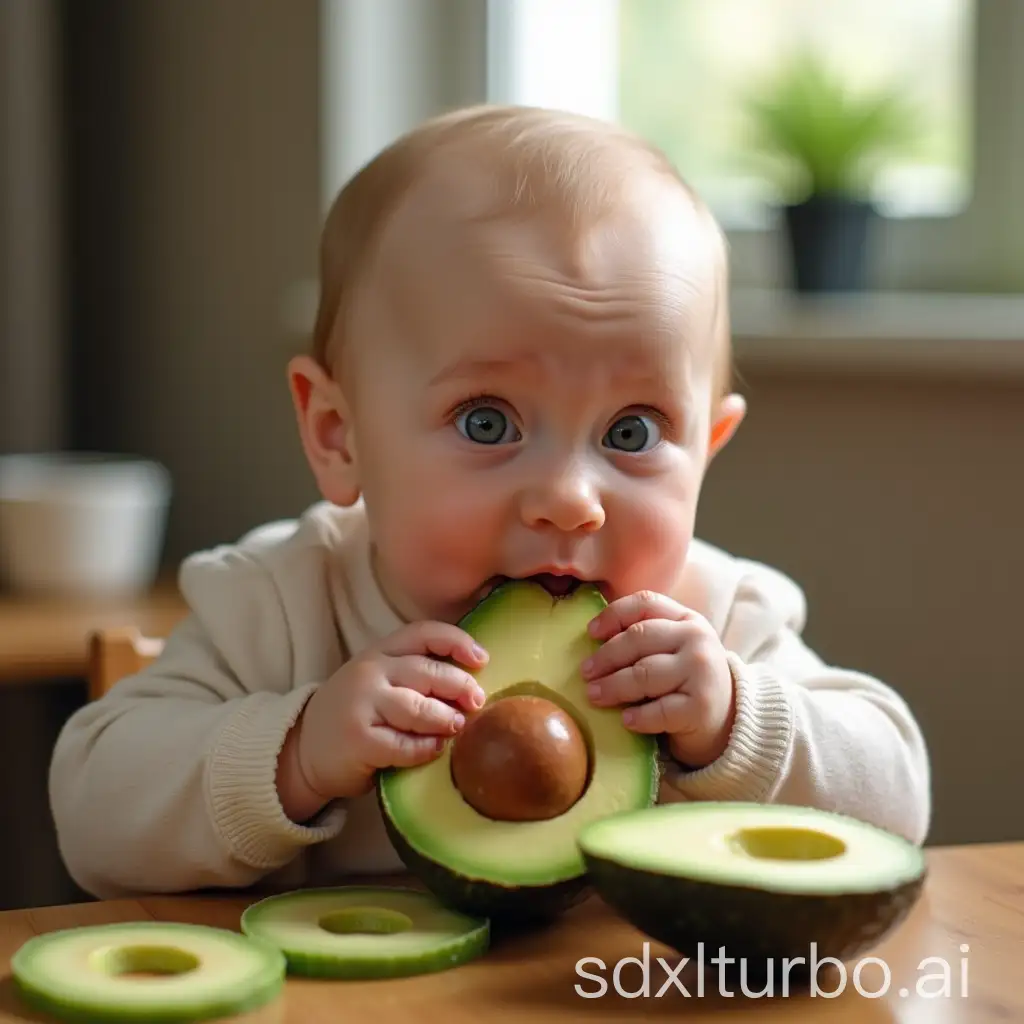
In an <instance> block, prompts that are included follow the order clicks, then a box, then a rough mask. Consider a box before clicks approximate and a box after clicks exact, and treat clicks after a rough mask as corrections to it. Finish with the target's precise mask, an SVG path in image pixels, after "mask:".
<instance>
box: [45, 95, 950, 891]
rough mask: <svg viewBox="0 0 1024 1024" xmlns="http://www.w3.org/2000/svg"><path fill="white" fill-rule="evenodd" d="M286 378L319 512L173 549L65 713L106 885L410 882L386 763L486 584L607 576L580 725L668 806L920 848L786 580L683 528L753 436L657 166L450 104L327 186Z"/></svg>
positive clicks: (712, 247) (858, 677) (581, 121)
mask: <svg viewBox="0 0 1024 1024" xmlns="http://www.w3.org/2000/svg"><path fill="white" fill-rule="evenodd" d="M321 260H322V262H321V300H320V308H319V313H318V317H317V320H316V326H315V333H314V338H313V346H312V352H311V353H310V354H308V355H303V356H300V357H298V358H296V359H294V361H293V362H292V363H291V364H290V366H289V380H290V387H291V393H292V396H293V399H294V405H295V411H296V416H297V421H298V430H299V433H300V436H301V440H302V445H303V448H304V451H305V454H306V457H307V459H308V461H309V465H310V467H311V469H312V472H313V475H314V477H315V479H316V482H317V485H318V488H319V492H320V494H321V495H322V498H323V500H322V501H321V502H318V503H317V504H315V505H314V506H313V507H312V508H310V509H308V510H307V511H305V513H304V514H303V515H302V516H301V517H300V518H299V519H298V520H297V521H295V522H287V523H275V524H270V525H267V526H263V527H261V528H259V529H256V530H254V531H253V532H252V533H250V534H248V535H247V536H245V537H244V538H242V539H241V540H240V541H239V542H238V543H237V544H234V545H230V546H227V545H225V546H222V547H218V548H216V549H214V550H212V551H207V552H202V553H199V554H196V555H193V556H191V557H190V558H188V559H187V560H186V561H185V563H184V565H183V566H182V569H181V574H180V584H181V589H182V593H183V595H184V597H185V599H186V600H187V602H188V604H189V606H190V611H191V614H190V615H189V616H188V618H187V619H186V620H185V621H184V622H183V624H182V625H181V626H180V627H179V628H178V629H177V630H176V631H175V632H174V633H173V634H172V635H171V636H170V637H169V639H168V641H167V645H166V648H165V651H164V653H163V654H162V656H161V657H160V658H159V659H158V661H157V662H156V663H155V664H154V665H153V666H152V667H151V668H149V669H147V670H146V671H143V672H141V673H139V674H138V675H136V676H134V677H131V678H128V679H125V680H123V681H122V682H120V683H119V684H118V685H117V686H116V687H115V688H114V689H113V691H112V692H111V693H110V694H108V695H107V696H105V697H104V698H103V699H101V700H99V701H96V702H94V703H92V704H90V705H87V706H85V707H84V708H82V709H81V710H79V711H78V712H77V713H76V714H75V715H74V716H73V717H72V718H71V719H70V720H69V721H68V722H67V724H66V726H65V728H64V730H63V732H62V734H61V736H60V738H59V740H58V743H57V745H56V749H55V751H54V755H53V762H52V770H51V799H52V807H53V813H54V816H55V821H56V827H57V832H58V836H59V842H60V848H61V850H62V853H63V856H64V859H65V862H66V864H67V866H68V869H69V871H70V872H71V874H72V876H73V877H74V878H75V879H76V880H77V881H78V883H79V884H80V885H81V886H82V887H83V888H85V889H86V890H87V891H90V892H91V893H93V894H95V895H97V896H99V897H104V898H106V897H115V896H119V895H126V894H132V893H138V892H143V891H148V892H154V891H165V892H170V891H181V890H187V889H195V888H200V887H209V886H228V887H241V886H247V885H251V884H253V883H256V882H261V883H263V884H268V885H275V884H276V885H281V886H289V887H291V886H300V885H320V884H330V883H331V882H333V881H337V880H338V879H339V878H342V877H344V876H347V875H354V874H359V873H383V872H390V871H396V870H401V864H400V862H399V861H398V859H397V857H396V855H395V853H394V850H393V849H392V847H391V845H390V843H389V842H388V840H387V838H386V835H385V832H384V829H383V826H382V823H381V820H380V818H379V815H378V811H377V806H376V801H375V799H374V795H373V793H372V784H373V779H374V775H375V772H376V771H377V770H378V769H380V768H382V767H384V766H388V765H415V764H419V763H423V762H425V761H427V760H429V759H431V758H434V757H436V756H437V753H438V751H439V750H440V749H442V748H443V745H444V744H445V742H446V741H448V740H449V739H450V738H451V737H452V736H453V735H455V734H457V733H458V731H459V729H460V728H461V726H462V724H463V716H464V713H465V712H467V711H469V710H471V709H473V708H475V707H477V706H478V705H479V704H480V703H481V700H482V695H481V693H480V692H479V688H478V686H477V684H476V682H475V679H474V676H473V671H474V670H475V669H478V668H479V667H480V666H482V665H483V664H484V663H485V662H486V660H487V657H488V652H487V651H483V650H479V649H478V648H477V647H475V646H474V644H473V642H472V640H471V638H470V637H468V636H467V635H466V634H465V633H464V632H463V631H461V630H460V629H459V628H458V627H457V625H455V624H456V623H457V622H458V621H459V619H460V617H461V616H462V615H463V614H464V613H466V612H467V611H468V610H469V609H470V608H471V607H472V606H473V605H474V604H475V603H476V602H478V601H479V600H480V599H481V598H482V597H483V596H484V595H485V594H487V593H488V592H489V591H490V590H491V589H493V588H494V587H495V586H496V585H497V584H498V583H499V582H500V581H501V580H503V579H506V578H510V577H512V578H520V577H537V578H539V579H541V580H542V581H545V582H546V584H547V585H548V586H549V587H550V588H551V589H552V591H553V592H563V591H565V590H566V589H567V588H568V587H570V586H571V585H572V582H573V580H574V579H575V580H590V581H594V582H596V583H597V584H598V586H599V587H600V589H601V591H602V592H603V594H604V596H605V597H606V599H607V601H608V606H607V608H606V609H605V610H604V611H603V612H602V613H601V614H600V615H598V616H597V617H596V618H595V619H594V620H593V621H592V622H591V623H590V627H589V628H590V630H591V632H592V634H593V636H594V637H595V638H597V639H599V640H600V641H602V644H601V646H600V647H599V649H598V652H597V654H596V655H595V656H594V658H593V659H592V662H588V663H587V664H584V665H583V666H582V670H583V673H584V676H585V678H586V679H587V680H588V682H589V689H590V696H591V699H592V700H593V702H594V703H595V704H596V705H599V706H602V707H612V706H619V705H623V706H625V705H629V707H628V708H625V707H624V708H623V712H622V713H623V719H624V721H625V723H626V725H627V726H628V728H630V729H635V730H637V731H640V732H644V733H650V734H656V735H658V736H659V737H660V739H661V749H662V751H663V758H664V776H663V781H662V794H661V798H662V799H663V800H680V801H687V800H712V799H714V800H748V801H762V802H785V803H792V804H803V805H809V806H815V807H820V808H826V809H829V810H836V811H842V812H845V813H847V814H850V815H853V816H856V817H858V818H860V819H863V820H865V821H868V822H872V823H874V824H876V825H879V826H882V827H884V828H887V829H890V830H892V831H894V832H897V833H900V834H902V835H904V836H906V837H908V838H909V839H910V840H911V841H913V842H916V843H923V842H924V840H925V837H926V834H927V830H928V827H929V819H930V812H931V805H930V774H929V764H928V757H927V751H926V747H925V744H924V741H923V739H922V735H921V732H920V730H919V727H918V725H917V723H916V722H915V720H914V718H913V717H912V714H911V712H910V710H909V709H908V707H907V705H906V704H905V703H904V701H903V700H901V698H900V697H899V696H898V695H897V694H896V693H895V692H894V691H893V690H892V689H891V688H889V687H888V686H887V685H885V684H883V683H882V682H880V681H878V680H876V679H873V678H871V677H869V676H867V675H865V674H863V673H860V672H855V671H849V670H845V669H842V668H835V667H831V666H829V665H827V664H825V663H824V662H823V661H822V659H821V658H819V657H818V656H817V655H816V654H815V653H813V652H812V651H811V650H810V649H808V647H807V646H806V645H805V644H804V642H803V641H802V639H801V630H802V627H803V623H804V617H805V606H804V599H803V593H802V591H801V590H800V589H799V588H798V587H797V585H796V584H795V583H793V582H792V581H790V580H789V579H788V578H787V577H785V576H784V575H782V574H781V573H779V572H777V571H775V570H773V569H771V568H769V567H767V566H764V565H762V564H760V563H757V562H753V561H750V560H746V559H742V558H739V557H736V556H733V555H730V554H728V553H726V552H724V551H721V550H719V549H717V548H713V547H712V546H710V545H708V544H706V543H703V542H701V541H700V540H698V539H696V538H694V536H693V530H694V521H695V515H696V510H697V502H698V498H699V495H700V490H701V483H702V480H703V478H704V474H705V472H706V470H707V468H708V464H709V462H710V461H711V460H712V459H713V458H714V456H715V455H716V453H718V452H719V451H721V449H722V447H723V446H724V445H725V444H726V443H727V442H728V441H729V439H730V437H732V435H733V433H734V432H735V430H736V429H737V427H738V426H739V424H740V422H741V421H742V419H743V416H744V411H745V405H744V401H743V399H742V398H741V397H740V396H738V395H737V394H734V393H733V392H732V390H731V386H730V383H731V381H730V348H729V326H728V317H727V280H728V278H727V264H726V251H725V247H724V245H723V240H722V236H721V234H720V232H719V231H718V229H717V228H716V225H715V223H714V222H713V220H712V218H711V217H710V215H709V214H708V212H707V210H706V209H705V208H704V206H702V204H701V203H700V201H699V200H698V199H697V197H696V196H694V195H693V194H692V192H691V191H690V190H689V189H688V188H687V187H686V185H685V184H684V182H683V181H681V180H680V178H679V177H678V175H677V174H676V172H675V171H674V170H673V168H672V167H671V165H670V164H669V163H668V162H667V160H666V159H665V158H664V157H663V156H662V155H661V154H660V153H659V152H658V151H656V150H655V149H654V148H652V147H651V146H649V145H648V144H646V143H645V142H643V141H642V140H639V139H636V138H634V137H632V136H630V135H629V134H627V133H626V132H624V131H622V130H620V129H618V128H616V127H614V126H611V125H607V124H603V123H599V122H595V121H591V120H588V119H586V118H583V117H578V116H573V115H568V114H564V113H559V112H553V111H541V110H530V109H505V108H474V109H470V110H465V111H459V112H456V113H453V114H449V115H446V116H443V117H439V118H437V119H435V120H432V121H431V122H429V123H426V124H424V125H422V126H421V127H419V128H418V129H417V130H416V131H413V132H412V133H410V134H409V135H408V136H406V137H405V138H403V139H401V140H399V141H398V142H397V143H396V144H395V145H393V146H392V147H390V148H389V149H388V150H387V151H385V152H384V153H382V154H381V155H379V156H378V157H377V158H376V159H375V160H373V161H372V162H371V163H370V164H369V165H368V166H367V167H365V168H364V169H363V170H362V171H361V172H360V173H358V174H357V175H356V176H355V177H354V178H353V179H352V181H351V182H350V183H349V184H348V185H347V187H346V188H344V189H343V190H342V192H341V194H340V195H339V197H338V198H337V201H336V202H335V204H334V206H333V208H332V210H331V211H330V214H329V216H328V218H327V222H326V225H325V228H324V232H323V241H322V250H321Z"/></svg>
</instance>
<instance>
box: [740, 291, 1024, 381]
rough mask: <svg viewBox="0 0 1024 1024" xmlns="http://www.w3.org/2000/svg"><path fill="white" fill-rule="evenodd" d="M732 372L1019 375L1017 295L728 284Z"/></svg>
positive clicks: (1022, 305)
mask: <svg viewBox="0 0 1024 1024" xmlns="http://www.w3.org/2000/svg"><path fill="white" fill-rule="evenodd" d="M731 315H732V332H733V346H734V350H735V353H736V364H737V369H738V370H739V372H740V373H741V374H742V373H743V371H744V370H746V369H749V370H767V371H773V372H774V371H779V372H836V371H838V372H856V373H861V372H864V371H867V372H870V373H877V372H880V373H887V374H888V373H910V374H913V375H915V376H919V375H921V374H939V375H947V376H948V375H954V376H958V377H959V376H964V375H981V376H1000V377H1005V376H1007V375H1008V374H1018V375H1020V376H1022V377H1024V295H980V294H979V295H975V294H966V293H965V294H951V293H938V292H935V293H913V294H910V293H900V292H870V293H866V294H861V295H837V296H813V297H806V298H805V297H803V296H799V295H796V294H793V293H790V292H786V291H782V290H764V291H761V290H757V289H737V290H735V291H734V293H733V296H732V313H731Z"/></svg>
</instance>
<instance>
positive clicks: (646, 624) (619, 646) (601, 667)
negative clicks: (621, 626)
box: [580, 619, 683, 680]
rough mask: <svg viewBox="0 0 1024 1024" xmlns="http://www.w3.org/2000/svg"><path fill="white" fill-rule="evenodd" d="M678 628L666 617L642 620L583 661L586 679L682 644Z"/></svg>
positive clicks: (607, 673)
mask: <svg viewBox="0 0 1024 1024" xmlns="http://www.w3.org/2000/svg"><path fill="white" fill-rule="evenodd" d="M682 639H683V638H682V634H681V627H680V624H679V623H678V622H672V621H670V620H668V619H644V620H641V621H640V622H634V623H632V624H631V625H630V626H629V627H628V628H627V629H626V630H625V631H624V632H622V633H616V634H615V635H614V636H613V637H612V638H611V639H610V640H606V641H605V642H604V643H603V644H602V645H601V646H600V647H599V648H598V649H597V650H596V651H594V653H593V654H592V655H591V656H590V657H589V658H587V659H586V661H584V662H583V664H582V665H581V666H580V671H581V672H582V673H583V678H584V679H587V680H596V679H600V678H601V677H602V676H607V675H610V674H611V673H612V672H616V671H618V670H619V669H623V668H627V667H628V666H629V665H632V664H633V663H634V662H636V661H639V659H640V658H646V657H648V656H649V655H652V654H669V653H672V652H674V651H678V650H679V648H680V646H681V645H682Z"/></svg>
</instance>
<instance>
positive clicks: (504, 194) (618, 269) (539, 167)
mask: <svg viewBox="0 0 1024 1024" xmlns="http://www.w3.org/2000/svg"><path fill="white" fill-rule="evenodd" d="M485 143H486V140H484V142H481V141H480V140H477V139H468V140H466V141H465V142H463V143H462V144H461V145H452V146H450V147H449V148H448V149H447V150H445V151H443V152H440V153H436V154H432V156H431V158H430V159H428V160H427V161H425V163H424V167H423V168H422V170H421V172H420V173H419V174H418V175H417V176H416V177H415V178H414V179H413V180H412V181H411V182H410V184H409V187H408V188H407V190H406V192H405V194H404V196H403V197H402V198H401V200H400V201H399V202H398V203H397V204H396V207H395V209H394V211H393V214H392V216H391V218H390V220H389V223H388V225H387V226H386V228H385V230H384V231H383V232H382V237H381V239H380V240H379V242H380V244H379V248H378V255H379V257H380V260H379V263H378V269H379V270H381V271H382V272H384V273H386V274H388V275H399V276H403V275H405V276H411V277H412V278H414V279H417V280H423V279H424V278H432V279H434V278H436V277H437V276H438V275H439V274H441V272H442V271H443V270H444V268H445V267H446V266H448V267H450V266H458V267H459V269H460V273H461V274H462V275H463V276H464V280H466V282H467V283H468V281H469V279H471V278H479V277H485V276H486V277H491V278H494V277H497V278H498V279H499V280H500V279H501V278H503V277H506V276H507V277H508V278H509V279H510V280H514V279H515V277H516V273H517V272H518V273H520V274H522V273H530V272H531V267H532V272H534V273H544V274H551V275H553V276H556V277H559V278H561V279H562V280H563V281H565V282H566V283H567V284H570V285H572V286H574V287H578V288H581V289H586V288H608V287H612V288H619V289H626V288H632V289H634V290H637V289H646V290H647V292H648V293H649V294H650V297H652V298H655V297H656V294H657V293H659V292H664V290H665V289H666V288H669V289H672V288H675V289H676V290H678V289H679V288H683V289H684V290H686V291H687V292H689V293H692V292H694V291H704V290H706V289H713V288H714V287H715V283H716V280H717V277H718V274H717V270H718V266H719V264H720V262H721V258H722V257H721V252H720V249H719V246H718V239H717V236H716V234H715V231H714V230H713V226H712V224H711V222H710V220H709V219H708V218H706V217H705V216H704V214H703V211H702V209H701V208H700V207H699V206H698V204H697V203H696V202H695V201H694V199H693V197H692V196H691V194H690V193H689V192H688V190H687V189H686V188H685V186H684V185H683V184H682V183H681V182H680V181H679V180H678V179H677V178H674V177H672V176H671V175H670V174H669V173H667V172H666V171H665V170H664V169H663V168H662V167H660V166H657V165H656V164H654V163H653V162H652V159H651V158H649V157H646V156H645V155H644V154H643V153H642V152H641V153H640V154H639V155H638V154H637V153H635V152H634V151H633V150H631V149H629V148H627V147H625V146H618V147H615V146H607V145H605V146H596V147H590V148H587V147H583V146H578V147H575V148H574V147H572V146H569V145H568V144H567V143H566V142H564V141H563V142H561V143H560V144H555V143H549V144H548V146H547V147H546V148H541V147H539V146H535V147H534V148H533V149H527V150H526V152H520V151H519V150H508V149H502V148H500V147H496V148H494V149H493V150H492V149H488V147H487V146H486V144H485Z"/></svg>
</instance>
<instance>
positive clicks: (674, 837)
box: [579, 803, 926, 970]
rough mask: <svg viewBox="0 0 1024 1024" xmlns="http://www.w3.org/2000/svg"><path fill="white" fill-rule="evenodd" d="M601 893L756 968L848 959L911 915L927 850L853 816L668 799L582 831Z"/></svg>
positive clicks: (687, 946) (647, 926)
mask: <svg viewBox="0 0 1024 1024" xmlns="http://www.w3.org/2000/svg"><path fill="white" fill-rule="evenodd" d="M579 846H580V850H581V851H582V853H583V857H584V859H585V861H586V864H587V868H588V871H589V872H590V878H591V882H592V884H593V887H594V889H595V891H596V892H597V893H598V894H599V895H600V896H601V898H602V899H603V900H604V902H605V903H607V904H608V905H609V906H610V907H611V908H612V909H613V910H615V911H616V912H617V913H619V914H620V915H621V916H623V917H624V918H626V919H627V920H628V921H630V922H631V923H632V924H633V925H634V926H635V927H636V928H638V929H639V930H640V931H642V932H644V933H646V934H647V935H648V936H650V937H651V938H653V939H656V940H657V941H659V942H663V943H664V944H665V945H667V946H669V947H671V948H673V949H675V950H677V951H678V952H680V953H683V954H685V955H688V956H697V955H698V952H699V951H700V950H701V949H703V951H704V956H705V958H706V959H710V958H711V957H712V956H716V955H717V954H718V952H719V949H720V948H721V947H724V948H725V950H726V952H727V955H728V956H731V957H735V958H737V959H736V963H737V964H739V963H741V962H745V963H746V965H747V967H748V968H754V969H755V970H756V969H761V970H764V969H766V968H767V969H768V970H771V969H772V968H773V967H774V968H778V967H780V966H781V961H783V960H784V959H785V958H787V957H788V958H790V959H791V960H792V959H794V958H800V957H802V958H804V964H805V965H806V964H807V962H808V961H809V960H810V958H811V957H812V956H816V957H817V958H818V959H819V960H820V959H821V958H822V957H826V956H830V957H835V958H837V959H839V960H849V959H851V958H852V957H854V956H857V955H858V954H859V953H861V952H862V951H863V950H865V949H867V948H869V947H871V946H873V945H875V944H876V943H878V942H879V941H880V940H881V939H882V938H883V937H884V936H885V935H886V934H887V933H888V932H890V931H891V930H892V929H894V928H895V927H896V926H897V925H898V924H899V923H900V922H901V921H902V920H903V918H904V917H906V915H907V914H908V913H909V911H910V910H911V908H912V907H913V905H914V903H915V902H916V901H917V899H918V897H919V896H920V894H921V892H922V889H923V887H924V882H925V878H926V862H925V857H924V853H923V851H922V850H921V849H920V848H919V847H918V846H915V845H914V844H912V843H909V842H908V841H906V840H905V839H903V838H901V837H899V836H897V835H894V834H892V833H889V832H887V831H884V830H882V829H879V828H876V827H874V826H871V825H867V824H864V823H862V822H860V821H857V820H855V819H853V818H850V817H847V816H845V815H840V814H835V813H832V812H827V811H820V810H815V809H811V808H805V807H792V806H786V805H778V804H775V805H763V804H746V803H693V804H667V805H663V806H660V807H655V808H651V809H650V810H647V811H640V812H636V813H626V814H619V815H614V816H612V817H609V818H606V819H605V820H603V821H599V822H595V823H593V824H591V825H590V826H588V827H587V828H586V829H584V830H582V831H581V833H580V836H579Z"/></svg>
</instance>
